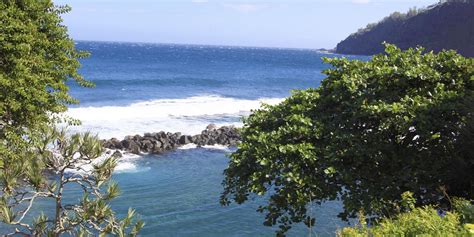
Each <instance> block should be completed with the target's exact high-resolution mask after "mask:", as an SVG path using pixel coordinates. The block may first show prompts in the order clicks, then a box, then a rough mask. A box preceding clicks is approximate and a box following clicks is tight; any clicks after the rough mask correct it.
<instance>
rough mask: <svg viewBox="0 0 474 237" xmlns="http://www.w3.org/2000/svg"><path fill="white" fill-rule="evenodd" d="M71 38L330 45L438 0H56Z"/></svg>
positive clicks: (242, 44) (281, 45) (333, 45)
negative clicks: (66, 9) (398, 13)
mask: <svg viewBox="0 0 474 237" xmlns="http://www.w3.org/2000/svg"><path fill="white" fill-rule="evenodd" d="M54 2H55V3H56V4H68V5H70V6H71V7H72V8H73V10H72V12H70V13H69V14H67V15H64V19H65V24H66V25H67V26H68V27H69V32H70V34H71V36H72V37H73V38H74V39H77V40H99V41H128V42H154V43H183V44H205V45H238V46H264V47H289V48H334V47H335V46H336V44H337V43H338V42H339V41H341V40H342V39H344V38H345V37H347V36H348V35H349V34H350V33H352V32H355V31H356V30H357V29H359V28H361V27H363V26H365V25H367V24H368V23H371V22H376V21H378V20H380V19H382V18H383V17H384V16H387V15H388V14H390V13H391V12H394V11H401V12H406V11H407V10H408V9H409V8H410V7H418V8H420V7H423V6H428V5H431V4H434V3H436V2H438V1H437V0H273V1H269V0H266V1H263V0H260V1H243V0H241V1H235V0H233V1H226V0H55V1H54Z"/></svg>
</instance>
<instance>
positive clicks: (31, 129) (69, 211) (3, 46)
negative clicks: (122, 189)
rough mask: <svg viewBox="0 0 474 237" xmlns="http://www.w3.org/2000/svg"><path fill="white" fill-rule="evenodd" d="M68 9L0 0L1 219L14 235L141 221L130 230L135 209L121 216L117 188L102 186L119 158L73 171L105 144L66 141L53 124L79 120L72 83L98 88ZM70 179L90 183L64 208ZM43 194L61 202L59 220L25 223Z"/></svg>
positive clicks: (37, 1) (116, 227) (45, 2)
mask: <svg viewBox="0 0 474 237" xmlns="http://www.w3.org/2000/svg"><path fill="white" fill-rule="evenodd" d="M69 10H70V9H69V7H67V6H64V7H60V6H54V4H53V2H52V1H51V0H0V188H1V193H2V198H1V200H0V217H1V220H2V221H3V222H5V223H8V224H13V225H15V226H17V228H18V229H17V230H15V231H14V232H13V233H12V234H15V233H18V234H21V233H27V232H29V233H30V234H32V235H36V236H39V235H42V234H45V233H48V235H49V236H58V235H60V234H62V233H77V234H80V233H85V234H86V235H87V233H89V232H88V231H91V232H90V233H92V234H96V233H115V234H117V235H123V234H125V233H124V232H123V231H122V230H129V231H128V232H129V233H130V234H132V235H133V234H134V233H136V232H137V231H138V230H139V229H140V227H141V226H142V223H141V222H137V223H136V225H135V227H134V229H133V227H132V228H131V229H128V226H129V225H131V224H132V219H133V215H132V214H133V211H131V212H130V213H129V215H128V216H127V217H126V218H125V219H124V220H122V221H118V220H117V219H116V218H115V216H114V214H113V212H112V211H111V209H110V207H109V206H108V204H107V203H108V202H109V201H110V200H111V199H112V198H113V197H115V196H116V195H117V192H118V189H117V186H116V185H115V184H110V186H108V188H107V189H106V190H105V191H104V190H102V189H101V187H102V186H104V185H105V184H104V183H108V182H107V181H108V180H109V178H110V175H111V172H112V170H113V167H114V160H113V159H111V158H107V159H105V160H104V162H103V163H102V162H98V163H96V164H95V166H96V167H94V169H93V170H92V171H91V173H87V174H84V175H80V174H78V175H72V176H71V175H68V174H67V173H66V169H71V168H73V169H81V168H80V167H81V166H80V162H83V163H84V162H85V163H90V162H92V161H93V160H97V157H98V154H99V153H101V152H102V149H101V146H100V144H99V142H98V141H97V138H95V137H92V136H90V135H88V134H84V135H73V136H72V137H70V138H66V137H65V136H64V134H63V133H58V132H57V131H55V130H54V129H53V128H54V126H55V123H57V122H61V121H62V122H68V123H69V124H77V123H78V121H76V120H74V119H71V118H67V117H64V116H61V112H64V111H66V109H67V105H69V104H74V103H78V101H77V100H76V99H74V98H72V97H71V96H70V95H69V94H68V90H69V88H68V86H67V84H66V82H67V81H68V80H74V81H75V82H77V83H78V84H79V85H81V86H85V87H91V86H93V84H92V83H91V82H89V81H87V80H84V79H83V78H82V77H81V75H79V73H78V68H79V67H80V63H79V61H78V60H79V59H80V58H82V57H85V56H87V53H85V52H81V51H78V50H76V49H75V45H74V41H73V40H72V39H71V38H70V37H69V36H68V34H67V28H66V27H65V26H64V25H62V19H61V17H60V15H61V14H63V13H66V12H68V11H69ZM46 141H48V142H49V143H47V142H46ZM58 142H59V143H58ZM54 152H57V153H54ZM76 156H78V157H76ZM69 183H76V184H78V185H80V186H81V187H83V188H84V194H85V196H84V198H83V199H82V201H81V202H80V203H79V204H75V205H74V204H70V205H63V204H64V203H63V202H62V200H63V199H62V195H63V189H64V188H65V186H66V184H69ZM39 197H42V198H50V199H54V200H55V201H56V212H55V214H56V215H55V217H53V218H49V217H47V216H40V217H38V218H37V219H36V221H35V223H27V222H25V220H26V219H25V217H26V216H27V214H28V213H29V210H30V209H31V208H32V206H33V204H34V201H35V200H36V199H37V198H39ZM25 203H28V204H27V205H26V206H25ZM81 231H83V232H81Z"/></svg>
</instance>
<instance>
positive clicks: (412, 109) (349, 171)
mask: <svg viewBox="0 0 474 237" xmlns="http://www.w3.org/2000/svg"><path fill="white" fill-rule="evenodd" d="M325 61H326V62H327V63H329V64H330V65H331V66H332V67H331V68H330V69H328V70H325V71H324V73H325V74H326V75H327V78H326V79H324V80H323V81H322V84H321V86H320V87H319V88H312V89H307V90H302V91H295V92H294V93H293V95H292V96H290V97H289V98H288V99H286V100H285V101H284V102H282V103H281V104H279V105H275V106H265V107H264V108H262V109H259V110H257V111H254V112H253V114H252V115H251V116H249V117H248V118H247V119H246V120H245V121H244V128H243V129H242V137H243V142H242V143H241V144H240V145H239V147H238V150H237V151H236V152H235V153H234V154H232V155H231V159H230V161H229V167H228V168H227V169H226V170H225V171H224V173H225V179H224V181H223V185H224V191H223V193H222V197H221V202H222V204H224V205H228V204H230V203H231V202H236V203H239V204H240V203H243V202H245V201H247V200H248V199H249V197H251V196H252V195H255V194H257V195H264V194H266V196H267V197H269V198H268V202H267V204H266V205H262V206H261V207H260V208H259V209H258V211H260V212H263V213H265V214H266V217H265V222H264V224H265V225H269V226H273V225H278V226H279V227H280V230H279V232H278V233H279V234H284V233H285V232H286V231H287V230H288V229H289V228H291V225H292V224H293V223H297V222H304V223H305V224H306V225H308V226H311V225H312V224H313V223H314V221H315V220H314V218H313V217H311V216H309V215H308V210H307V207H308V204H309V203H313V204H321V203H324V202H326V201H329V200H341V201H342V203H343V207H344V211H343V212H342V213H340V214H339V217H341V218H342V219H343V220H347V219H348V218H350V217H356V216H357V213H358V212H359V211H363V213H366V215H367V216H368V217H376V216H378V217H387V216H393V215H395V214H397V213H399V212H400V211H402V210H400V208H399V207H400V206H401V205H400V204H401V202H402V200H401V198H400V197H401V195H402V193H404V192H405V191H412V192H413V197H414V199H415V205H416V206H422V205H429V204H433V205H440V206H443V205H445V204H446V203H447V200H446V198H445V197H447V196H457V197H464V198H466V199H473V195H474V189H473V188H474V183H473V182H474V173H473V172H472V170H474V155H473V154H474V144H473V142H474V139H473V134H474V127H473V116H472V113H473V111H474V97H473V89H474V60H472V59H467V58H464V57H462V56H460V55H458V54H456V53H455V52H454V51H443V52H440V53H438V54H434V53H432V52H428V53H424V52H423V49H422V48H417V49H409V50H406V51H401V50H400V49H398V48H397V47H395V46H393V45H386V53H385V54H380V55H376V56H374V57H373V58H372V59H371V60H370V61H368V62H363V61H357V60H354V61H350V60H347V59H345V58H332V59H325Z"/></svg>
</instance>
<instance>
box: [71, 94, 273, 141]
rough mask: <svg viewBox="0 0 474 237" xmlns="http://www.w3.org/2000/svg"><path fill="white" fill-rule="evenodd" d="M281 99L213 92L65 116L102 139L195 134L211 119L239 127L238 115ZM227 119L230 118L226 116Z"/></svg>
mask: <svg viewBox="0 0 474 237" xmlns="http://www.w3.org/2000/svg"><path fill="white" fill-rule="evenodd" d="M281 100H282V99H280V98H262V99H257V100H246V99H234V98H227V97H220V96H214V95H207V96H196V97H189V98H184V99H159V100H151V101H143V102H139V103H134V104H130V105H128V106H102V107H79V108H70V109H69V111H68V112H67V115H68V116H71V117H73V118H76V119H79V120H81V121H82V125H81V126H79V127H72V128H71V129H72V130H73V131H93V132H95V133H98V135H99V137H101V138H111V137H117V138H123V137H124V136H126V135H134V134H143V133H145V132H157V131H167V132H181V133H183V134H190V135H193V134H198V133H200V132H201V131H202V130H203V129H204V128H205V127H206V126H207V125H208V124H209V123H210V122H213V121H217V122H214V123H216V125H218V126H222V125H234V126H240V125H241V123H240V122H239V117H240V116H243V115H247V114H248V113H249V112H250V111H251V110H253V109H258V108H259V107H260V106H261V103H267V104H277V103H279V102H280V101H281ZM229 118H230V119H229Z"/></svg>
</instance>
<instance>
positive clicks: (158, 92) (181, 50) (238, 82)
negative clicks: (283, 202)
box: [0, 41, 357, 237]
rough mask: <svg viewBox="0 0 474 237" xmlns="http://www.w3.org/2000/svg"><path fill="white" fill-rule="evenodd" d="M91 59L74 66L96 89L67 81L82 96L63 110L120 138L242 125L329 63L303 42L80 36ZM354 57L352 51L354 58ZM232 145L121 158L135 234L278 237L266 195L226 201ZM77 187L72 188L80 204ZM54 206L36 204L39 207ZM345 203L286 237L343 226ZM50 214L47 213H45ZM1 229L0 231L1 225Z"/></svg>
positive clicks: (329, 232)
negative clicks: (273, 44)
mask: <svg viewBox="0 0 474 237" xmlns="http://www.w3.org/2000/svg"><path fill="white" fill-rule="evenodd" d="M76 47H77V48H79V49H82V50H87V51H89V52H90V53H91V57H90V58H87V59H83V60H82V61H81V62H82V65H83V66H82V68H81V69H80V72H81V73H82V75H83V76H84V77H85V78H86V79H88V80H91V81H93V82H94V83H95V84H96V87H95V88H93V89H89V88H80V87H78V86H77V85H75V84H74V83H73V82H71V83H69V85H70V88H71V90H70V93H71V94H72V95H73V96H74V97H76V98H78V99H79V100H80V101H81V103H80V104H79V105H74V106H71V107H70V108H69V111H68V115H70V116H72V117H74V118H77V119H80V120H81V121H82V125H81V126H78V127H71V128H69V129H70V131H73V132H74V131H79V132H82V131H91V132H93V133H97V134H98V136H99V137H101V138H103V139H108V138H112V137H116V138H119V139H122V138H123V137H124V136H126V135H135V134H143V133H145V132H158V131H167V132H181V133H183V134H190V135H193V134H197V133H200V132H201V130H203V129H205V127H206V126H207V125H208V124H210V123H214V124H216V125H218V126H221V125H235V126H241V118H242V116H247V115H249V114H250V113H251V110H254V109H258V108H259V107H260V105H261V103H269V104H277V103H279V102H280V101H282V100H283V99H284V98H285V97H287V96H289V95H290V94H291V90H295V89H304V88H308V87H317V86H319V84H320V82H321V80H322V79H323V78H324V75H323V74H322V72H321V71H322V70H323V69H325V68H327V67H328V65H326V64H324V63H323V62H322V60H321V57H334V56H336V55H332V54H323V53H319V52H317V51H315V50H307V49H278V48H251V47H227V46H199V45H172V44H145V43H113V42H85V41H80V42H77V44H76ZM353 58H357V57H353ZM230 152H232V148H227V147H220V146H213V147H206V148H197V147H195V146H186V147H183V148H182V149H178V150H176V151H172V152H168V153H165V154H162V155H143V156H137V155H126V156H124V158H123V159H121V160H120V161H119V164H118V167H117V169H116V171H115V174H114V175H113V179H114V180H116V181H117V182H118V184H119V186H120V188H121V190H122V195H121V196H120V197H119V198H117V199H116V200H115V201H113V203H112V206H113V208H114V210H116V211H117V212H118V213H119V214H125V213H126V212H127V210H128V208H129V207H131V208H134V209H136V211H137V213H138V214H139V215H140V217H141V218H142V219H143V220H144V221H145V222H146V225H145V227H144V229H143V231H142V232H141V236H209V237H210V236H274V231H275V228H271V227H265V226H263V224H262V223H263V220H264V215H263V214H261V213H258V212H256V208H257V207H258V206H259V205H261V204H263V203H265V197H253V198H252V199H251V200H250V201H248V202H247V203H245V204H243V205H231V206H228V207H222V206H220V204H219V196H220V193H221V192H222V190H223V188H222V186H221V182H222V179H223V174H222V172H223V170H224V169H225V168H226V167H227V162H228V156H227V155H228V154H229V153H230ZM79 195H80V192H79V191H78V190H72V191H70V193H69V195H68V196H69V198H70V200H71V201H77V199H78V198H79ZM48 208H51V205H50V204H48V203H39V206H37V207H36V210H37V211H38V210H48ZM341 210H342V209H341V204H340V203H338V202H329V203H326V204H323V205H322V206H314V207H313V208H312V210H311V214H312V215H313V216H314V217H316V226H315V227H314V228H313V229H311V230H309V229H308V228H306V227H305V226H304V225H302V224H300V225H295V226H294V228H292V229H291V230H290V232H289V233H288V236H309V235H310V233H311V234H312V236H315V235H316V234H317V235H319V236H334V235H335V231H336V229H338V228H341V227H343V226H345V225H346V224H347V223H345V222H342V221H340V220H339V219H338V218H337V217H336V216H337V214H338V213H339V212H340V211H341ZM46 212H47V211H46ZM1 230H2V228H0V231H1Z"/></svg>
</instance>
